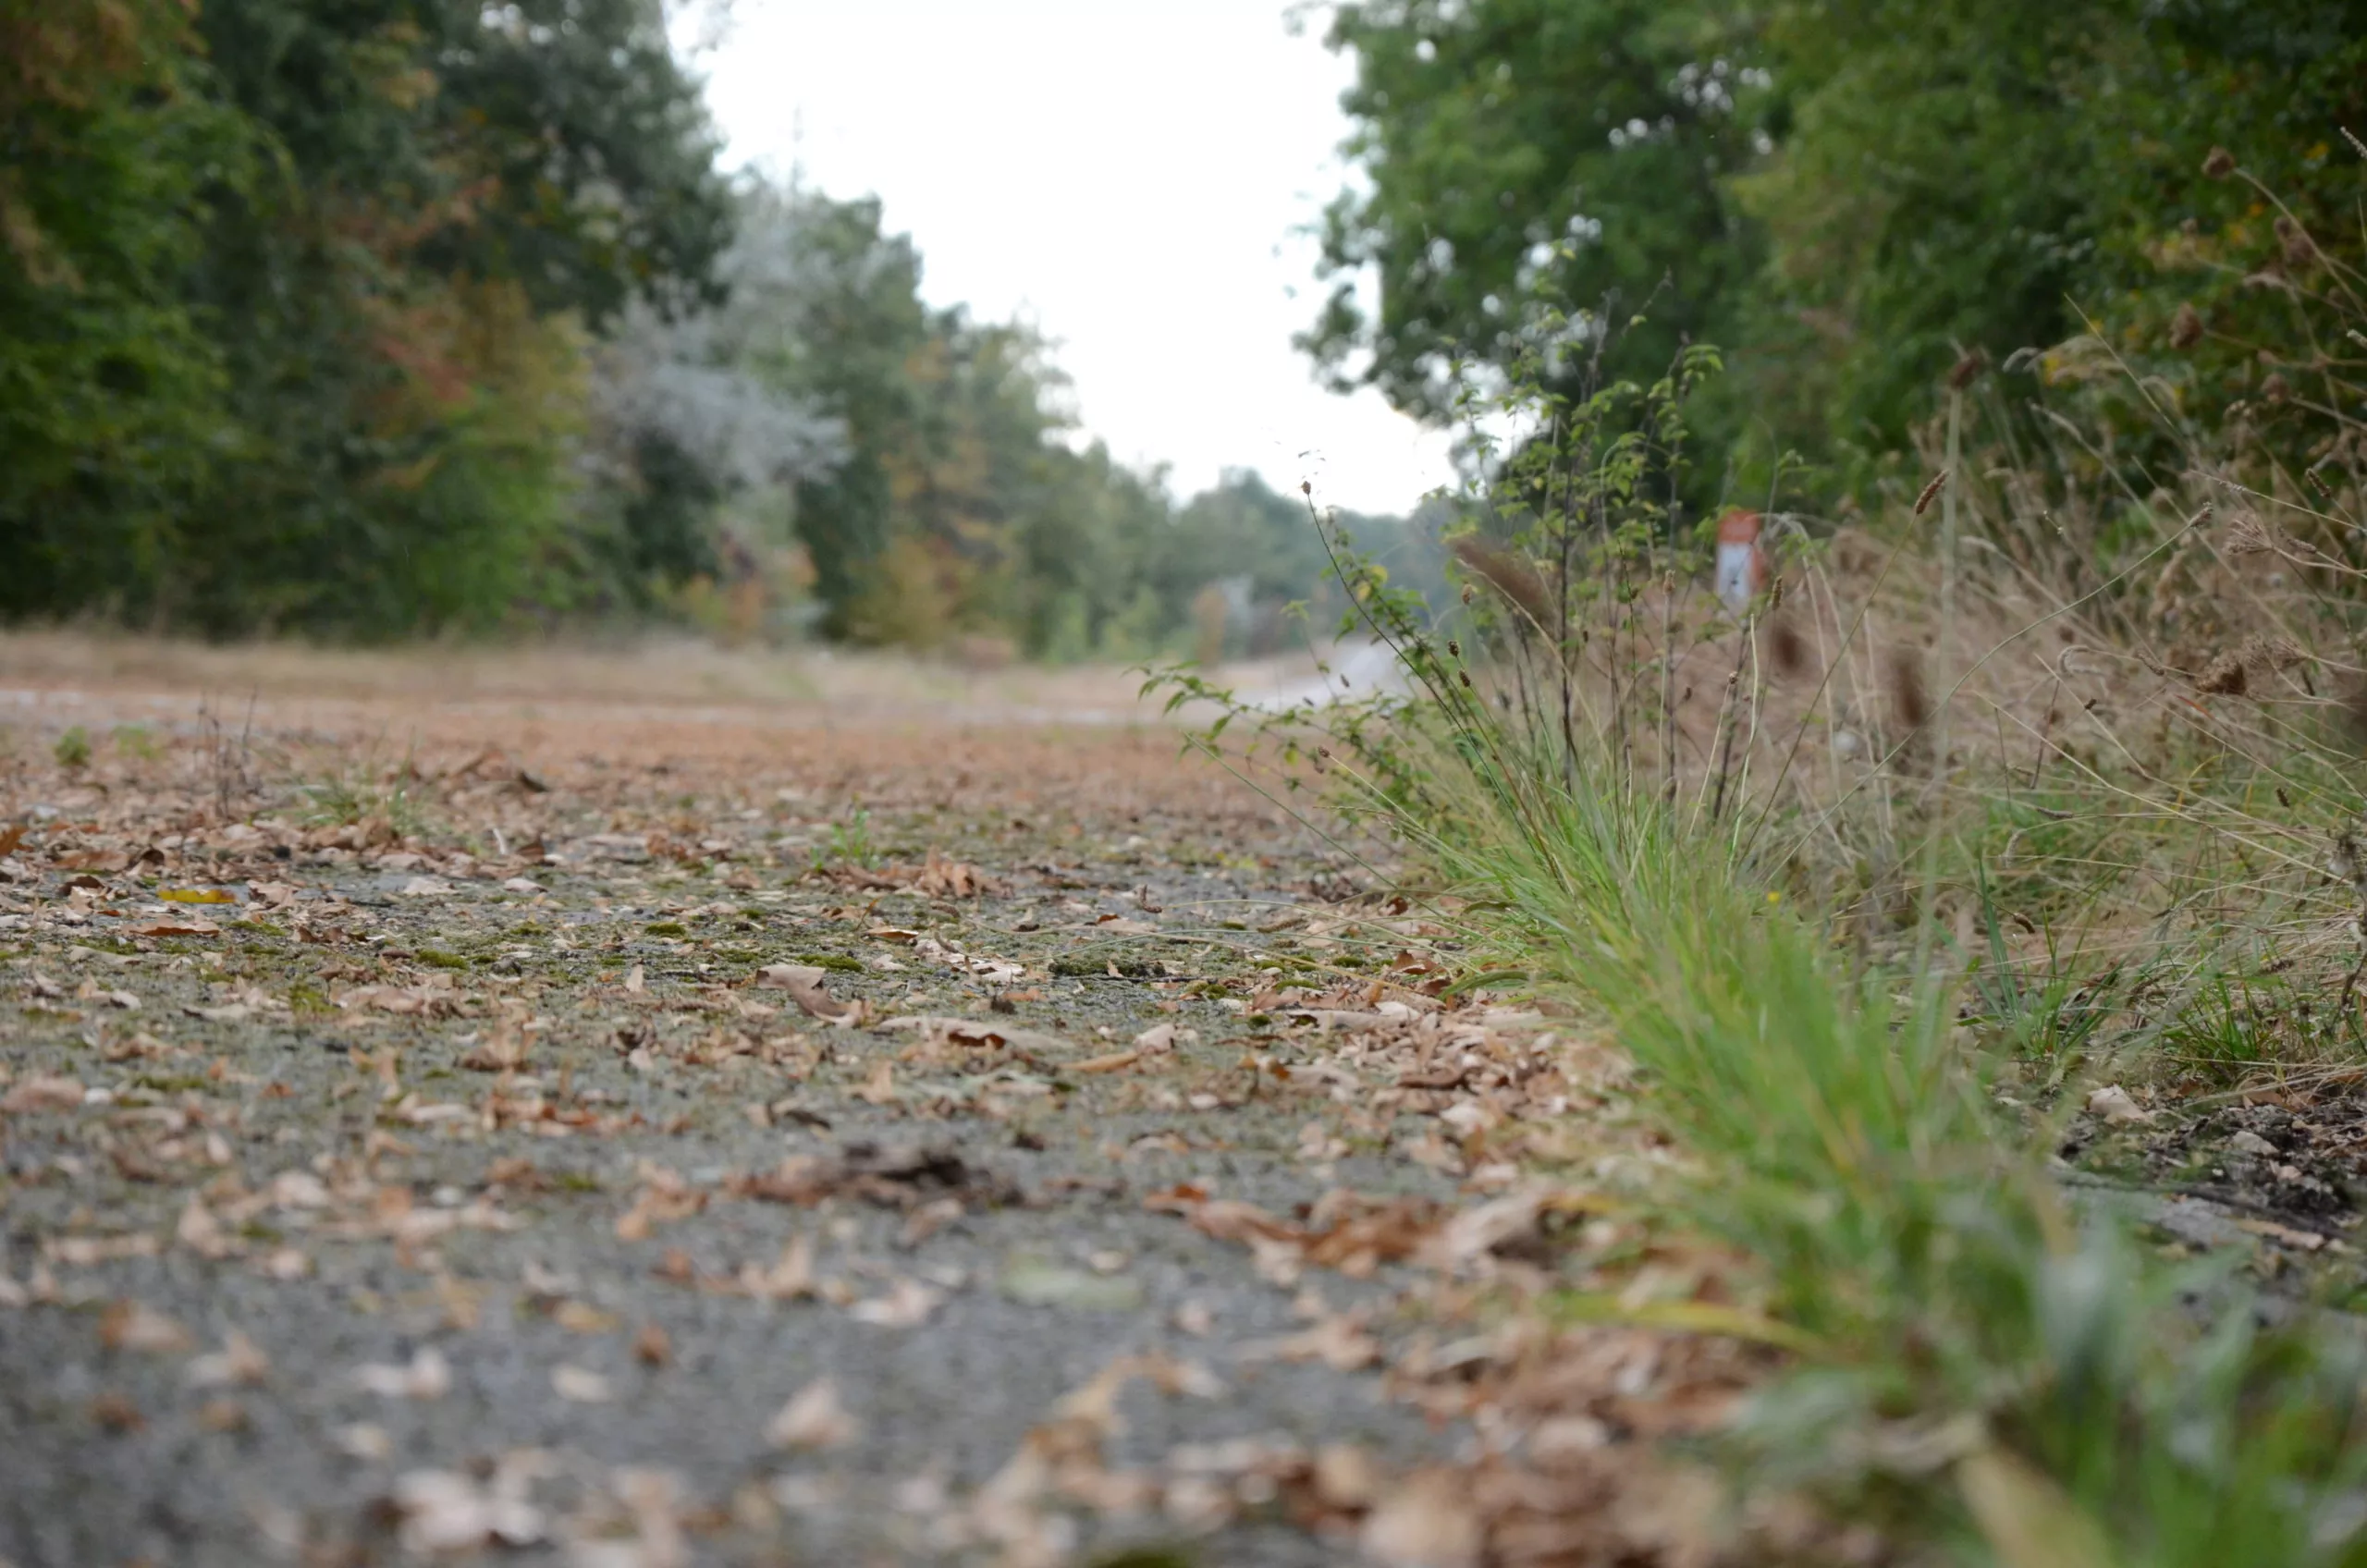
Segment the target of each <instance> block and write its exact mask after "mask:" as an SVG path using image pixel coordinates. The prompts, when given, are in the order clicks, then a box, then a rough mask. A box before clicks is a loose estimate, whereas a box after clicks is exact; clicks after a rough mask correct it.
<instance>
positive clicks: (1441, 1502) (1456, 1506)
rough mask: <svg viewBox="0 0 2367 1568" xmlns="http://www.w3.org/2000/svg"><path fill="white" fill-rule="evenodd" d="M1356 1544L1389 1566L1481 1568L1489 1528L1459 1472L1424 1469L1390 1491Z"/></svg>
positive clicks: (1401, 1567) (1398, 1567)
mask: <svg viewBox="0 0 2367 1568" xmlns="http://www.w3.org/2000/svg"><path fill="white" fill-rule="evenodd" d="M1356 1544H1357V1545H1358V1546H1360V1547H1361V1548H1363V1549H1364V1551H1365V1554H1366V1555H1367V1557H1370V1558H1372V1559H1373V1560H1374V1561H1375V1562H1380V1563H1384V1564H1386V1565H1387V1568H1479V1562H1480V1554H1481V1553H1482V1552H1483V1551H1484V1550H1486V1547H1487V1532H1486V1530H1485V1528H1484V1526H1483V1525H1482V1523H1481V1521H1480V1518H1479V1515H1478V1513H1475V1512H1474V1511H1473V1509H1472V1506H1471V1501H1470V1496H1469V1491H1468V1488H1467V1484H1466V1481H1465V1480H1464V1478H1463V1477H1462V1476H1460V1475H1458V1474H1457V1473H1456V1472H1454V1471H1452V1470H1424V1471H1420V1472H1417V1474H1415V1475H1414V1476H1409V1477H1407V1478H1406V1479H1404V1480H1403V1481H1400V1482H1397V1483H1396V1484H1395V1485H1393V1486H1392V1487H1391V1488H1389V1489H1388V1491H1387V1492H1386V1494H1385V1495H1383V1496H1382V1498H1381V1500H1380V1504H1379V1506H1377V1507H1376V1508H1374V1509H1373V1511H1372V1513H1371V1514H1370V1515H1369V1516H1367V1518H1366V1520H1365V1523H1364V1528H1363V1530H1362V1531H1361V1532H1360V1533H1359V1534H1358V1536H1357V1537H1356Z"/></svg>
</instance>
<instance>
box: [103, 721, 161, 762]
mask: <svg viewBox="0 0 2367 1568" xmlns="http://www.w3.org/2000/svg"><path fill="white" fill-rule="evenodd" d="M112 739H113V740H114V741H115V749H116V752H117V754H118V755H121V756H127V757H129V758H131V759H132V760H134V761H135V762H156V761H159V760H160V759H162V758H163V756H164V754H165V749H164V747H162V746H160V745H158V744H157V743H156V735H155V731H153V730H152V729H149V728H148V727H147V726H146V725H144V724H119V725H117V726H116V729H115V733H114V735H113V737H112Z"/></svg>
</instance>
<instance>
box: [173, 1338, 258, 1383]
mask: <svg viewBox="0 0 2367 1568" xmlns="http://www.w3.org/2000/svg"><path fill="white" fill-rule="evenodd" d="M269 1376H271V1358H270V1357H269V1356H267V1355H265V1354H264V1353H263V1352H262V1350H260V1349H259V1348H257V1346H256V1344H255V1342H254V1341H252V1340H251V1339H249V1338H247V1336H246V1335H244V1334H242V1333H240V1332H239V1330H238V1329H231V1330H230V1331H229V1332H228V1333H227V1334H225V1335H223V1336H222V1348H221V1349H220V1350H219V1351H216V1352H214V1353H213V1354H207V1355H201V1356H198V1357H196V1358H195V1359H193V1360H191V1361H190V1364H189V1371H188V1377H189V1380H190V1382H191V1383H193V1384H195V1385H196V1386H198V1387H199V1388H201V1389H210V1388H219V1387H223V1386H225V1385H228V1386H232V1387H241V1386H245V1385H248V1384H253V1383H260V1382H262V1381H263V1380H264V1378H268V1377H269Z"/></svg>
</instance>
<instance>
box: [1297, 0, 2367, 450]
mask: <svg viewBox="0 0 2367 1568" xmlns="http://www.w3.org/2000/svg"><path fill="white" fill-rule="evenodd" d="M1331 42H1332V43H1333V44H1334V46H1335V47H1338V48H1340V49H1343V50H1346V51H1349V52H1351V53H1352V54H1353V55H1354V56H1355V65H1356V80H1355V85H1354V87H1353V88H1351V89H1350V90H1349V92H1347V94H1346V95H1345V98H1344V100H1343V103H1344V105H1345V107H1346V108H1347V110H1348V112H1349V113H1350V115H1351V116H1352V117H1353V118H1354V121H1355V133H1354V136H1353V138H1352V140H1351V141H1350V142H1349V146H1348V151H1349V153H1350V154H1351V156H1352V158H1353V159H1354V160H1355V163H1356V164H1357V165H1358V166H1359V169H1360V171H1361V176H1362V178H1360V180H1359V181H1358V183H1357V184H1356V185H1355V187H1354V188H1352V189H1351V190H1349V191H1347V192H1345V193H1343V195H1342V196H1341V197H1340V198H1339V199H1338V200H1337V201H1336V202H1334V203H1333V204H1332V205H1331V209H1330V210H1329V212H1328V214H1327V215H1326V218H1325V221H1324V224H1323V227H1322V236H1323V241H1324V265H1325V268H1326V270H1327V272H1328V273H1329V274H1330V276H1331V282H1332V286H1333V287H1332V291H1331V296H1330V299H1329V301H1328V302H1327V304H1326V305H1325V307H1324V309H1323V311H1322V312H1321V313H1320V315H1319V316H1318V319H1317V320H1316V321H1315V323H1314V324H1312V325H1311V326H1310V328H1309V329H1308V331H1307V332H1306V335H1305V337H1304V339H1303V341H1304V342H1305V345H1306V348H1307V349H1309V351H1310V352H1311V353H1312V354H1313V355H1314V356H1315V358H1316V359H1317V361H1318V363H1319V364H1320V365H1322V366H1323V367H1325V368H1326V369H1327V370H1329V371H1330V372H1331V374H1333V375H1334V376H1335V377H1336V378H1337V379H1339V380H1340V381H1341V382H1343V384H1355V383H1369V384H1371V385H1374V386H1378V387H1380V389H1381V390H1382V391H1383V392H1384V393H1385V394H1386V395H1387V396H1388V397H1389V398H1391V399H1392V401H1393V402H1395V403H1396V404H1397V405H1398V406H1400V407H1401V408H1404V409H1407V410H1411V411H1414V412H1417V413H1418V414H1422V415H1425V416H1428V417H1430V418H1433V419H1439V418H1444V417H1447V416H1448V415H1450V414H1451V413H1452V410H1453V398H1452V390H1451V387H1450V379H1451V378H1450V371H1451V369H1452V367H1453V364H1455V363H1456V362H1458V361H1459V362H1462V363H1464V364H1466V365H1469V366H1476V367H1478V368H1480V369H1481V370H1483V371H1484V370H1487V369H1490V368H1492V369H1494V370H1497V371H1504V370H1508V369H1509V368H1510V367H1511V366H1512V365H1513V364H1514V363H1515V361H1517V360H1519V359H1520V357H1521V356H1522V355H1523V354H1525V353H1526V354H1529V355H1532V356H1537V357H1539V358H1540V359H1541V360H1542V361H1543V362H1545V363H1547V364H1548V365H1549V366H1551V365H1558V366H1560V367H1561V369H1562V372H1563V374H1567V375H1571V376H1575V375H1576V374H1578V371H1579V369H1580V368H1581V362H1582V361H1586V362H1588V363H1590V358H1589V356H1590V352H1591V349H1592V348H1593V346H1595V345H1596V344H1598V343H1600V344H1603V345H1605V346H1607V351H1608V353H1609V354H1610V356H1611V359H1610V361H1609V362H1608V363H1606V364H1604V365H1602V366H1600V367H1597V368H1600V369H1601V370H1603V371H1606V372H1608V373H1610V374H1614V375H1622V376H1630V377H1634V378H1636V379H1639V380H1641V379H1649V377H1650V376H1651V375H1653V374H1658V373H1659V371H1660V370H1661V369H1662V367H1664V366H1665V365H1666V364H1667V363H1668V362H1669V361H1670V359H1671V357H1672V354H1673V352H1674V347H1675V345H1676V344H1677V343H1678V342H1679V341H1681V340H1688V339H1689V340H1692V341H1696V342H1699V341H1711V342H1716V343H1718V344H1719V345H1720V346H1722V347H1723V348H1724V349H1727V350H1728V354H1729V362H1730V364H1731V365H1732V366H1733V371H1734V374H1732V376H1731V377H1730V378H1729V380H1728V382H1727V383H1726V385H1725V386H1724V388H1723V391H1722V392H1720V393H1719V394H1718V395H1717V397H1716V398H1715V399H1714V401H1713V406H1712V409H1711V413H1710V415H1709V419H1710V423H1711V435H1713V436H1714V437H1716V439H1717V442H1718V445H1719V447H1721V448H1722V449H1723V454H1724V455H1725V457H1726V458H1727V459H1728V462H1727V463H1726V464H1725V465H1724V468H1723V472H1722V471H1721V470H1720V468H1719V467H1718V466H1717V465H1714V464H1710V465H1704V469H1703V472H1704V473H1705V474H1706V475H1708V476H1709V477H1710V479H1711V482H1712V483H1714V484H1723V485H1725V486H1733V485H1735V484H1746V483H1750V482H1751V481H1750V477H1749V476H1750V474H1751V473H1752V472H1760V473H1762V474H1763V470H1764V462H1765V460H1766V459H1768V458H1770V457H1772V455H1773V454H1774V453H1776V452H1779V451H1781V450H1784V449H1785V448H1787V447H1788V448H1796V449H1797V450H1799V451H1802V452H1804V453H1806V454H1807V455H1809V457H1810V458H1812V459H1817V460H1818V461H1819V462H1820V463H1821V465H1822V472H1823V474H1824V475H1825V478H1824V483H1825V484H1827V485H1828V486H1829V487H1833V488H1845V487H1846V486H1848V485H1850V484H1854V483H1857V482H1859V481H1862V480H1864V479H1866V478H1867V477H1869V476H1870V475H1871V474H1873V473H1875V472H1878V471H1879V470H1880V468H1881V465H1882V462H1883V459H1884V457H1885V456H1886V455H1890V454H1895V453H1896V452H1898V451H1899V450H1900V449H1901V448H1903V447H1905V445H1906V444H1907V432H1908V430H1909V427H1910V426H1911V425H1912V423H1914V422H1915V421H1917V420H1918V419H1919V418H1920V417H1922V416H1923V415H1924V414H1925V413H1926V412H1927V411H1928V410H1930V409H1931V408H1932V405H1933V401H1934V393H1935V389H1936V387H1937V386H1938V384H1939V382H1940V379H1941V377H1942V375H1943V374H1944V373H1945V372H1947V371H1948V370H1949V368H1950V367H1951V366H1953V365H1955V364H1956V363H1957V362H1958V361H1960V360H1961V359H1962V358H1963V357H1964V356H1965V355H1967V354H1968V353H1974V352H1978V353H1979V354H1981V355H1983V356H1985V357H1986V359H1987V361H1989V362H1992V363H1997V362H2003V361H2005V360H2006V359H2008V358H2009V357H2010V356H2012V355H2013V354H2014V353H2015V352H2016V351H2017V350H2018V349H2041V350H2043V349H2049V348H2052V347H2054V346H2056V345H2059V344H2062V343H2064V342H2066V341H2067V340H2069V339H2072V338H2074V337H2077V336H2079V334H2081V333H2082V331H2083V330H2084V327H2085V325H2086V324H2087V323H2088V322H2090V321H2092V322H2094V323H2095V324H2096V325H2098V326H2100V327H2101V328H2102V329H2103V334H2104V340H2106V341H2109V342H2110V343H2112V344H2113V345H2114V346H2115V347H2116V349H2118V350H2119V351H2120V352H2122V353H2123V354H2124V355H2131V356H2135V357H2137V358H2139V359H2144V358H2147V357H2149V356H2155V355H2162V354H2176V355H2178V356H2182V358H2180V359H2179V360H2178V361H2177V374H2178V375H2179V376H2180V377H2181V378H2182V379H2184V380H2187V381H2190V382H2194V383H2195V384H2196V386H2197V390H2198V392H2201V389H2202V387H2203V386H2204V385H2206V384H2207V385H2208V386H2209V390H2210V394H2211V396H2210V397H2209V398H2208V399H2207V400H2208V403H2209V409H2210V410H2212V411H2215V410H2218V409H2219V408H2220V407H2222V406H2223V405H2224V404H2225V403H2226V401H2227V400H2228V399H2229V398H2231V397H2238V396H2241V395H2242V394H2243V392H2244V391H2245V390H2246V389H2247V388H2249V387H2251V386H2255V385H2256V384H2257V383H2259V382H2260V381H2261V380H2263V378H2264V376H2265V374H2267V373H2268V369H2269V368H2270V367H2264V366H2263V365H2261V364H2260V363H2259V362H2258V359H2257V355H2256V354H2255V353H2253V352H2252V351H2251V349H2250V347H2249V345H2250V343H2251V336H2250V334H2249V333H2248V332H2247V330H2246V324H2247V323H2248V322H2250V323H2255V324H2256V323H2257V321H2258V319H2259V318H2260V316H2261V315H2262V313H2263V312H2274V311H2276V310H2278V309H2280V308H2281V307H2280V304H2279V293H2278V287H2277V286H2276V285H2273V284H2270V283H2266V282H2263V276H2262V274H2263V269H2266V270H2267V271H2268V272H2269V273H2271V274H2273V275H2275V276H2287V279H2288V281H2291V278H2290V276H2289V275H2290V274H2291V273H2292V272H2293V269H2294V268H2295V267H2296V265H2297V264H2298V263H2296V261H2295V258H2296V257H2298V256H2300V254H2301V253H2302V251H2301V246H2302V241H2299V240H2294V239H2290V238H2289V237H2288V231H2289V232H2291V233H2300V234H2302V235H2305V236H2306V237H2307V244H2308V245H2310V246H2313V247H2316V248H2319V249H2321V250H2323V251H2325V252H2327V253H2335V254H2341V255H2344V256H2346V257H2348V258H2349V259H2353V260H2355V259H2357V258H2358V256H2359V255H2360V252H2361V225H2360V223H2359V221H2358V217H2357V212H2358V203H2359V202H2360V201H2361V197H2362V194H2367V156H2362V155H2361V154H2360V153H2358V152H2356V151H2355V150H2354V148H2353V147H2352V146H2350V145H2348V144H2347V143H2346V140H2345V132H2346V129H2353V130H2355V129H2359V128H2360V127H2361V125H2362V124H2367V34H2362V33H2361V31H2360V30H2359V28H2358V26H2357V17H2356V14H2355V8H2354V7H2352V6H2349V5H2347V4H2344V3H2342V0H2270V3H2268V4H2264V5H2250V4H2242V3H2239V0H2163V3H2152V0H2103V3H2102V4H2098V5H2091V6H2049V5H2045V4H2042V3H2041V0H1912V3H1910V0H1773V3H1772V4H1771V3H1767V0H1751V3H1744V0H1673V3H1670V4H1662V5H1650V6H1647V5H1639V4H1635V3H1634V0H1371V3H1367V4H1356V5H1347V6H1342V7H1340V9H1339V10H1338V12H1337V13H1336V15H1335V17H1334V19H1333V22H1332V27H1331ZM2214 147H2215V148H2222V149H2225V150H2226V153H2228V154H2229V155H2230V156H2232V158H2233V159H2234V160H2235V161H2236V163H2237V165H2239V166H2240V169H2241V171H2242V174H2241V177H2240V178H2236V179H2232V180H2218V181H2214V176H2213V174H2212V173H2208V172H2206V169H2205V165H2206V163H2207V162H2210V161H2211V157H2212V150H2213V149H2214ZM2217 172H2218V173H2221V174H2224V173H2226V170H2225V169H2224V168H2222V169H2218V170H2217ZM2280 204H2281V205H2280ZM2280 225H2282V226H2283V227H2280ZM1565 312H1566V321H1565V319H1564V316H1565ZM2181 312H2190V319H2191V318H2199V319H2200V321H2201V325H2202V326H2203V328H2204V330H2203V331H2202V332H2201V334H2200V335H2199V336H2197V335H2194V334H2193V333H2192V332H2191V329H2190V328H2188V327H2182V326H2178V325H2177V322H2178V321H2179V319H2180V315H2181ZM1636 316H1641V317H1642V318H1644V319H1643V321H1642V323H1641V324H1638V325H1631V318H1633V317H1636ZM1554 334H1559V335H1560V337H1561V338H1562V339H1563V340H1562V341H1559V342H1554V341H1545V340H1540V335H1543V336H1544V337H1551V335H1554ZM2174 335H2175V336H2177V337H2178V338H2179V339H2180V341H2178V342H2177V344H2175V345H2173V343H2172V341H2171V339H2172V337H2173V336H2174ZM2203 411H2204V410H2203V409H2202V407H2201V404H2198V405H2197V410H2196V412H2197V413H2198V415H2199V416H2200V415H2201V413H2202V412H2203ZM2304 444H2305V445H2306V443H2304ZM1754 463H1756V464H1757V465H1758V467H1757V469H1756V470H1754V466H1753V465H1754Z"/></svg>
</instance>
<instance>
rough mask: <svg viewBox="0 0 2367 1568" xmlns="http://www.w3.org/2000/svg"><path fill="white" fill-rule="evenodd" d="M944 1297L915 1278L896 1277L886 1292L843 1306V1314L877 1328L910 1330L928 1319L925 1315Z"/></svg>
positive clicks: (935, 1307) (933, 1310)
mask: <svg viewBox="0 0 2367 1568" xmlns="http://www.w3.org/2000/svg"><path fill="white" fill-rule="evenodd" d="M944 1299H945V1298H944V1296H943V1295H942V1294H940V1293H939V1292H936V1291H933V1290H931V1289H929V1287H927V1286H926V1285H924V1284H922V1283H921V1282H920V1281H919V1280H903V1279H900V1280H897V1281H896V1282H895V1283H894V1284H892V1285H890V1286H889V1287H888V1293H887V1294H886V1295H884V1296H877V1297H874V1298H873V1299H872V1300H870V1301H859V1302H857V1303H855V1304H854V1305H852V1306H851V1307H849V1308H847V1316H848V1317H852V1318H853V1319H854V1320H855V1321H856V1322H858V1323H869V1324H872V1325H874V1326H875V1327H877V1328H881V1329H910V1328H914V1327H915V1326H917V1325H919V1324H922V1323H926V1321H928V1316H929V1314H930V1313H932V1312H935V1311H936V1310H937V1308H938V1304H939V1303H940V1302H942V1301H943V1300H944Z"/></svg>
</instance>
